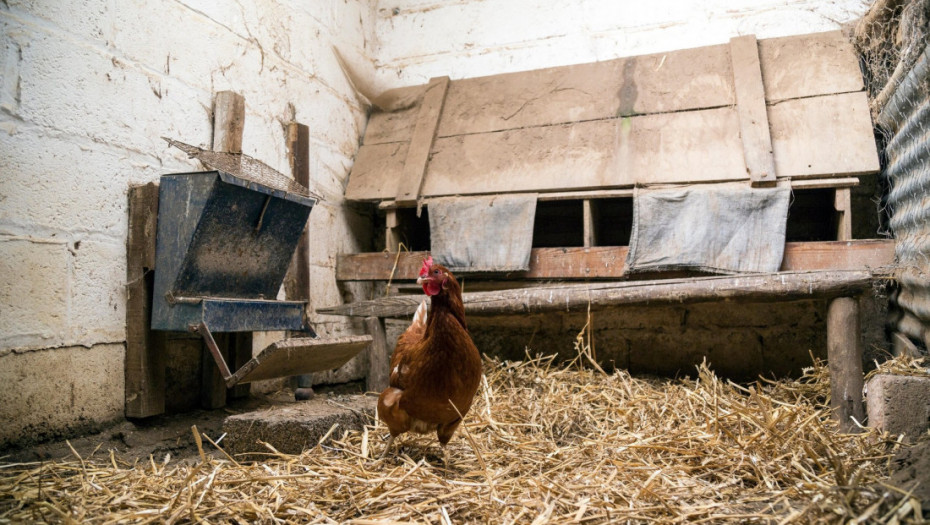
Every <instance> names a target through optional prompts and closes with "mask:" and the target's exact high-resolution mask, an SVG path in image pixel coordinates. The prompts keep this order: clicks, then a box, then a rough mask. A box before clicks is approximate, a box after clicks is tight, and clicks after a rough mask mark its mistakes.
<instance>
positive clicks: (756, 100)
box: [730, 35, 775, 186]
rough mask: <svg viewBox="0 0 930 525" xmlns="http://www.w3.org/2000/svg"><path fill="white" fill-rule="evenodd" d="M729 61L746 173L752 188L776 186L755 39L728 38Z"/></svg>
mask: <svg viewBox="0 0 930 525" xmlns="http://www.w3.org/2000/svg"><path fill="white" fill-rule="evenodd" d="M730 58H731V60H732V62H733V85H734V88H735V90H736V112H737V114H738V115H739V134H740V139H741V140H742V143H743V157H744V158H745V160H746V172H747V173H748V174H749V181H750V182H751V183H752V185H753V186H771V185H773V184H774V183H775V159H774V157H773V156H772V138H771V136H770V135H769V120H768V116H767V115H766V108H765V89H764V88H763V85H762V67H761V66H760V64H759V46H758V44H757V43H756V37H755V36H753V35H746V36H740V37H734V38H731V39H730Z"/></svg>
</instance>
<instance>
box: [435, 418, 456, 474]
mask: <svg viewBox="0 0 930 525" xmlns="http://www.w3.org/2000/svg"><path fill="white" fill-rule="evenodd" d="M461 422H462V420H461V418H460V419H456V420H455V421H453V422H451V423H447V424H445V425H439V428H437V429H436V435H437V437H439V447H440V448H442V461H443V463H445V467H446V468H449V463H450V461H449V449H448V448H446V445H448V444H449V440H451V439H452V435H453V434H455V429H457V428H459V423H461Z"/></svg>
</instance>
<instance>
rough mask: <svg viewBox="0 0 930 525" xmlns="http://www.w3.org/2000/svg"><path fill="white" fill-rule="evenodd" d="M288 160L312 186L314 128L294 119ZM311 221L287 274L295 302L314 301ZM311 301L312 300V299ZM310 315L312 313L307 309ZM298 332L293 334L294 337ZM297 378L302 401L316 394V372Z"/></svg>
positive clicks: (286, 289) (304, 183)
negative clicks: (311, 278) (314, 382)
mask: <svg viewBox="0 0 930 525" xmlns="http://www.w3.org/2000/svg"><path fill="white" fill-rule="evenodd" d="M287 159H288V164H290V167H291V176H292V177H293V178H294V181H295V182H297V183H298V184H300V185H302V186H305V187H307V188H309V187H310V128H309V127H308V126H307V125H305V124H299V123H297V122H291V123H290V124H288V125H287ZM309 223H310V221H309V220H308V221H307V224H305V225H304V229H303V232H302V233H301V234H300V240H299V241H298V242H297V250H296V251H295V252H294V256H293V258H292V259H291V265H290V267H289V268H288V270H287V274H286V275H285V276H284V296H285V297H286V298H287V299H288V300H291V301H310V230H309ZM308 304H309V302H308ZM305 314H309V312H305ZM295 335H296V334H290V335H289V337H294V336H295ZM296 377H297V390H296V391H295V392H294V395H295V397H296V398H297V399H298V400H303V399H309V398H310V397H311V396H312V395H313V375H312V374H303V375H298V376H296Z"/></svg>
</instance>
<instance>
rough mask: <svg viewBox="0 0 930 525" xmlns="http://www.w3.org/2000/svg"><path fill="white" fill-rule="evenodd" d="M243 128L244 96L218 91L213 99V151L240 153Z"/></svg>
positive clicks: (232, 92)
mask: <svg viewBox="0 0 930 525" xmlns="http://www.w3.org/2000/svg"><path fill="white" fill-rule="evenodd" d="M244 128H245V97H243V96H242V95H240V94H238V93H236V92H234V91H220V92H218V93H217V94H216V97H215V98H214V101H213V151H222V152H225V153H242V131H243V129H244Z"/></svg>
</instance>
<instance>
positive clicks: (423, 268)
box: [420, 255, 433, 277]
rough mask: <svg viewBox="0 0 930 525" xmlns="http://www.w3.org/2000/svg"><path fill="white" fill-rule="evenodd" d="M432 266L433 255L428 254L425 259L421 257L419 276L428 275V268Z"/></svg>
mask: <svg viewBox="0 0 930 525" xmlns="http://www.w3.org/2000/svg"><path fill="white" fill-rule="evenodd" d="M432 266H433V256H432V255H430V256H429V257H427V258H426V259H423V266H421V267H420V277H426V276H427V275H429V269H430V268H431V267H432Z"/></svg>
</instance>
